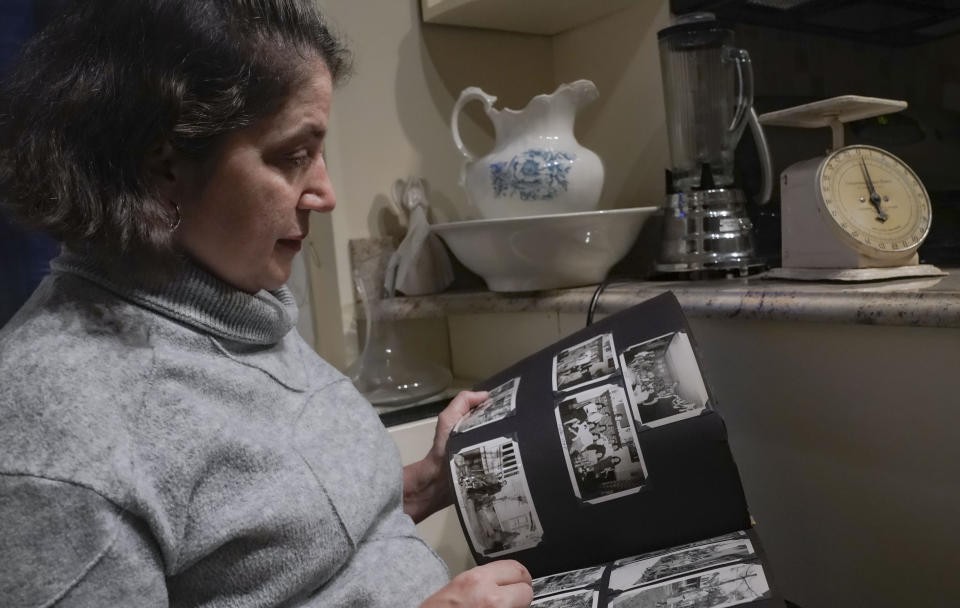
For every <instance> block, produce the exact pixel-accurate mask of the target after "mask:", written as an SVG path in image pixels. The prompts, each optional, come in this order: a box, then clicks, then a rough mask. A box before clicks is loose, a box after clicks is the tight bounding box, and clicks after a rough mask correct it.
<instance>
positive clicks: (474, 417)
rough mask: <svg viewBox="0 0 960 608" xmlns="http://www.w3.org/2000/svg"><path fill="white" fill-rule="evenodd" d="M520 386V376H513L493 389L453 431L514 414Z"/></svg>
mask: <svg viewBox="0 0 960 608" xmlns="http://www.w3.org/2000/svg"><path fill="white" fill-rule="evenodd" d="M518 388H520V378H513V379H512V380H509V381H508V382H504V383H503V384H501V385H500V386H498V387H496V388H493V389H491V390H490V396H489V397H488V398H487V400H486V401H484V402H483V403H481V404H480V405H478V406H477V407H475V408H473V409H472V410H470V412H469V413H467V415H466V416H464V417H463V418H461V419H460V421H459V422H457V425H456V426H455V427H453V432H455V433H463V432H465V431H469V430H470V429H475V428H477V427H478V426H483V425H485V424H489V423H491V422H496V421H497V420H502V419H504V418H506V417H507V416H512V415H513V413H514V412H515V411H516V410H517V389H518Z"/></svg>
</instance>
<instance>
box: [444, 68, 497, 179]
mask: <svg viewBox="0 0 960 608" xmlns="http://www.w3.org/2000/svg"><path fill="white" fill-rule="evenodd" d="M474 100H476V101H481V102H483V105H484V109H485V110H486V111H487V114H488V115H489V114H490V111H491V110H492V109H493V104H494V102H496V101H497V98H496V97H494V96H493V95H488V94H486V93H484V92H483V90H481V89H480V88H479V87H467V88H465V89H464V90H463V91H461V92H460V98H459V99H457V103H455V104H453V115H452V116H451V117H450V129H451V130H452V131H453V143H455V144H457V150H460V154H463V156H464V158H466V159H467V161H468V162H473V161H475V160H477V157H476V156H474V155H473V154H471V153H470V151H469V150H467V147H466V146H465V145H463V140H462V139H460V110H462V109H463V106H465V105H467V104H468V103H469V102H471V101H474Z"/></svg>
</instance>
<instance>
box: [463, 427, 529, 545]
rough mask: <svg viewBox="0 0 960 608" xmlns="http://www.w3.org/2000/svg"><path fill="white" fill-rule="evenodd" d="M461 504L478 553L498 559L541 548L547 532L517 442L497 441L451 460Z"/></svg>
mask: <svg viewBox="0 0 960 608" xmlns="http://www.w3.org/2000/svg"><path fill="white" fill-rule="evenodd" d="M450 472H451V474H452V475H453V481H454V489H455V490H456V492H455V493H456V496H457V503H458V505H459V507H460V511H461V513H462V514H463V518H464V523H465V525H466V528H467V533H468V534H469V536H470V541H471V542H472V543H473V546H474V548H475V549H476V550H477V552H478V553H480V554H482V555H485V556H488V557H496V556H498V555H503V554H506V553H513V552H515V551H520V550H521V549H528V548H530V547H534V546H536V545H538V544H540V540H541V539H542V538H543V529H542V528H541V527H540V519H539V517H537V510H536V508H535V507H534V505H533V500H531V498H530V488H529V487H528V485H527V477H526V474H525V473H524V471H523V463H522V462H521V461H520V451H519V449H518V446H517V443H516V441H514V440H513V439H512V438H508V437H498V438H496V439H492V440H490V441H485V442H483V443H481V444H478V445H474V446H470V447H467V448H464V449H463V450H460V451H459V452H457V453H456V454H454V455H453V458H451V460H450Z"/></svg>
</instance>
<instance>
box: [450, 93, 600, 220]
mask: <svg viewBox="0 0 960 608" xmlns="http://www.w3.org/2000/svg"><path fill="white" fill-rule="evenodd" d="M597 97H598V93H597V87H596V86H595V85H594V84H593V83H592V82H590V81H589V80H577V81H576V82H572V83H569V84H562V85H560V86H559V87H558V88H557V90H556V91H554V92H553V93H551V94H550V95H537V96H536V97H534V98H533V99H531V100H530V102H529V103H528V104H527V107H525V108H524V109H522V110H510V109H506V108H505V109H503V110H496V109H494V107H493V104H494V102H496V101H497V98H496V97H494V96H492V95H488V94H487V93H485V92H483V91H482V90H480V89H479V88H477V87H467V88H466V89H464V90H463V91H462V92H461V93H460V98H459V99H457V103H456V104H455V105H454V106H453V116H452V118H451V128H452V131H453V141H454V143H456V145H457V148H458V149H459V150H460V153H461V154H463V156H464V158H465V161H464V164H463V167H462V168H461V170H460V185H461V186H462V187H463V188H464V189H465V190H466V192H467V196H468V197H469V199H470V202H471V203H472V204H473V205H474V206H475V207H476V208H477V210H478V211H479V213H480V215H481V216H482V217H483V218H485V219H493V218H500V217H525V216H531V215H549V214H555V213H573V212H579V211H593V210H595V209H596V207H597V202H598V201H599V200H600V191H601V190H602V189H603V163H602V162H601V161H600V157H598V156H597V155H596V154H594V153H593V152H592V151H590V150H588V149H586V148H584V147H583V146H581V145H580V143H579V142H577V140H576V138H575V137H574V135H573V121H574V118H575V116H576V113H577V111H578V110H579V109H580V107H581V106H583V105H585V104H587V103H589V102H591V101H593V100H594V99H596V98H597ZM474 100H477V101H480V102H482V103H483V105H484V109H485V110H486V113H487V116H489V117H490V120H491V121H492V122H493V126H494V131H495V135H496V143H495V144H494V147H493V150H492V151H491V152H490V153H489V154H487V155H486V156H484V157H483V158H480V159H478V158H476V157H475V156H474V155H473V154H471V153H470V151H469V150H467V148H466V146H464V144H463V140H461V139H460V127H459V122H458V120H459V117H460V111H461V110H462V109H463V106H464V105H466V104H467V103H468V102H470V101H474Z"/></svg>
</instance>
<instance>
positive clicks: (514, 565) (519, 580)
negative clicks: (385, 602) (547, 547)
mask: <svg viewBox="0 0 960 608" xmlns="http://www.w3.org/2000/svg"><path fill="white" fill-rule="evenodd" d="M531 582H532V581H531V578H530V573H529V572H528V571H527V569H526V568H524V567H523V565H522V564H520V562H517V561H514V560H501V561H496V562H490V563H489V564H484V565H483V566H477V567H476V568H471V569H470V570H467V571H466V572H463V573H461V574H458V575H457V576H456V577H454V579H453V580H452V581H450V583H449V584H448V585H447V586H446V587H444V588H443V589H441V590H440V591H438V592H437V593H435V594H434V595H433V596H431V597H430V598H429V599H428V600H427V601H426V602H425V603H424V604H423V606H424V607H428V606H429V607H431V608H433V607H436V608H441V607H447V606H462V607H473V608H524V607H525V606H529V605H530V602H531V601H533V587H532V586H531Z"/></svg>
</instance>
